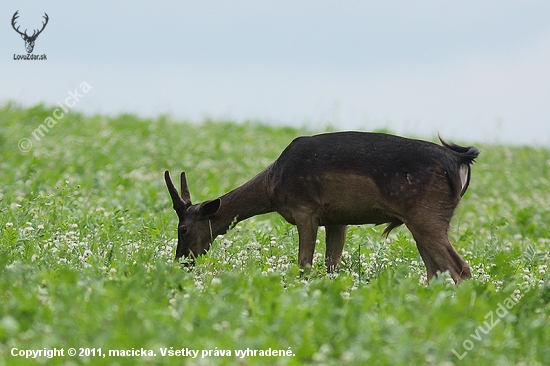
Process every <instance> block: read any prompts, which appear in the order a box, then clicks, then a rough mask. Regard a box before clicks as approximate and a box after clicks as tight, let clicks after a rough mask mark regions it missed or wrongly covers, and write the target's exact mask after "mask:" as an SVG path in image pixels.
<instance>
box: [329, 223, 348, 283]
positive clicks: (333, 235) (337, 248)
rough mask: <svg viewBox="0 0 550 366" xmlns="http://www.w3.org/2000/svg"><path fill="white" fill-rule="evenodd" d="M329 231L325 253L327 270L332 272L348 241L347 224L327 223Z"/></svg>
mask: <svg viewBox="0 0 550 366" xmlns="http://www.w3.org/2000/svg"><path fill="white" fill-rule="evenodd" d="M325 228H326V231H327V233H326V234H327V252H326V254H325V265H326V266H327V272H328V273H332V272H333V271H334V270H335V269H336V266H337V265H338V263H340V258H341V257H342V249H344V242H345V241H346V232H347V225H326V226H325Z"/></svg>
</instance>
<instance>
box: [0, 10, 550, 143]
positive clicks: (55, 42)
mask: <svg viewBox="0 0 550 366" xmlns="http://www.w3.org/2000/svg"><path fill="white" fill-rule="evenodd" d="M16 10H19V15H20V18H19V19H18V24H20V25H21V29H24V28H28V29H29V33H32V31H30V30H31V29H33V28H38V27H39V26H40V25H41V22H42V20H43V19H42V15H43V13H44V12H47V13H48V15H49V17H50V20H49V24H48V25H47V27H46V29H45V30H44V32H43V33H42V34H41V35H40V36H39V37H38V39H37V41H36V46H35V50H34V54H44V53H45V54H46V55H47V57H48V60H47V61H14V60H13V55H14V54H24V53H25V49H24V42H23V40H22V39H21V38H20V37H19V35H18V34H17V33H15V31H14V30H13V29H12V27H11V24H10V22H11V18H12V16H13V13H14V12H15V11H16ZM549 19H550V2H549V1H496V0H489V1H444V2H443V1H384V2H382V1H378V2H373V1H346V2H343V1H193V2H189V1H161V2H144V1H104V0H102V1H94V2H86V3H83V2H75V1H48V2H44V1H25V2H23V4H22V2H21V1H12V0H7V1H6V0H4V1H2V4H1V5H0V85H1V86H0V101H6V100H15V101H18V102H20V103H22V104H23V105H32V104H35V103H38V102H45V103H48V104H52V105H53V104H57V103H58V102H60V101H62V100H64V99H65V98H66V96H67V95H68V92H69V91H72V90H74V89H76V88H77V87H78V85H79V84H80V83H81V82H83V81H85V82H87V83H88V84H89V85H90V86H92V90H91V91H90V92H89V93H87V94H86V95H85V97H84V98H82V100H80V101H79V102H78V103H77V105H76V106H75V107H74V108H75V109H78V110H80V111H84V112H87V113H95V112H99V113H104V114H112V115H114V114H118V113H122V112H130V113H136V114H138V115H142V116H156V115H158V114H160V113H167V114H170V115H172V116H173V117H174V118H177V119H189V120H192V121H201V120H203V119H204V118H207V117H209V118H216V119H231V120H236V121H243V120H248V119H254V120H261V121H264V122H267V123H273V124H287V125H295V126H303V125H307V126H310V127H312V128H322V127H323V126H325V125H327V124H330V125H332V126H334V127H335V128H338V129H362V130H370V129H375V128H384V127H387V128H389V129H391V130H393V131H395V132H396V133H399V134H405V135H414V136H421V137H433V136H434V135H435V134H437V132H438V131H439V132H441V134H442V135H443V136H444V137H446V138H448V139H457V140H472V141H489V142H495V141H498V142H516V143H537V144H543V145H545V146H550V21H549Z"/></svg>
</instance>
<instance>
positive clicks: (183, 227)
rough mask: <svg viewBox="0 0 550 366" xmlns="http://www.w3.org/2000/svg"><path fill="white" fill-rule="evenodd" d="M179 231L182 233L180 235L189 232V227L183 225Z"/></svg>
mask: <svg viewBox="0 0 550 366" xmlns="http://www.w3.org/2000/svg"><path fill="white" fill-rule="evenodd" d="M178 232H179V233H180V235H183V234H185V233H186V232H187V228H186V227H185V226H182V227H180V228H179V229H178Z"/></svg>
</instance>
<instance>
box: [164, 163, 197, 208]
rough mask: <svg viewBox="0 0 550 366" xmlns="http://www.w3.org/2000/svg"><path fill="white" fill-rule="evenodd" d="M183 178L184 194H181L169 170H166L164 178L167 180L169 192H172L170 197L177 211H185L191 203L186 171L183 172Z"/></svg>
mask: <svg viewBox="0 0 550 366" xmlns="http://www.w3.org/2000/svg"><path fill="white" fill-rule="evenodd" d="M181 179H182V180H181V191H182V196H180V195H179V193H178V190H177V189H176V187H174V183H172V179H171V178H170V172H169V171H168V170H166V171H165V172H164V180H165V181H166V186H167V187H168V192H170V197H172V203H173V206H174V210H176V212H177V213H180V212H183V211H185V210H186V209H187V207H189V206H190V205H191V199H190V196H189V190H188V189H187V181H186V180H185V173H181Z"/></svg>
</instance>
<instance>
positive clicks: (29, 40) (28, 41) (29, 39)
mask: <svg viewBox="0 0 550 366" xmlns="http://www.w3.org/2000/svg"><path fill="white" fill-rule="evenodd" d="M17 13H19V10H18V11H16V12H15V14H13V17H12V18H11V26H12V27H13V29H14V30H15V31H16V32H17V33H19V34H20V35H21V38H23V40H24V41H25V48H26V49H27V53H31V52H32V50H33V49H34V42H35V41H36V38H37V37H38V35H39V34H40V33H42V31H43V30H44V28H46V24H48V19H49V18H48V14H46V13H44V14H45V15H44V18H45V19H46V21H45V22H42V29H40V30H37V29H35V30H34V32H33V33H32V36H29V35H28V34H27V30H26V29H25V32H23V33H21V32H20V31H19V27H17V28H15V21H16V19H17V18H19V15H17Z"/></svg>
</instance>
